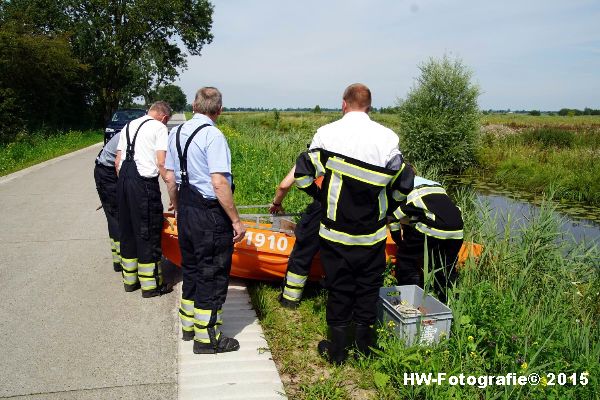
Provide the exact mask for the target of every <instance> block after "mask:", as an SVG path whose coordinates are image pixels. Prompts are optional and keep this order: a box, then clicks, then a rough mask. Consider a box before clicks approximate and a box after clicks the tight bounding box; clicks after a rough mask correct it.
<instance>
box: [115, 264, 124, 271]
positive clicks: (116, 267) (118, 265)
mask: <svg viewBox="0 0 600 400" xmlns="http://www.w3.org/2000/svg"><path fill="white" fill-rule="evenodd" d="M113 269H114V270H115V272H121V271H123V267H122V266H121V263H120V262H114V263H113Z"/></svg>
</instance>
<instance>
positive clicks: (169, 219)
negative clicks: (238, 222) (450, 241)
mask: <svg viewBox="0 0 600 400" xmlns="http://www.w3.org/2000/svg"><path fill="white" fill-rule="evenodd" d="M240 217H241V218H242V220H243V221H244V223H245V225H246V227H247V230H246V237H245V238H244V240H242V241H241V242H239V243H236V244H235V246H234V249H233V257H232V263H231V276H233V277H237V278H246V279H256V280H261V281H279V280H282V279H283V276H284V275H285V272H286V270H287V264H288V259H289V256H290V253H291V252H292V249H293V247H294V243H295V242H296V238H295V236H294V227H295V224H294V223H293V222H291V221H289V220H287V219H285V218H284V217H279V216H272V217H271V216H269V218H270V219H271V221H270V223H265V222H261V221H260V217H267V215H259V214H256V215H253V216H252V218H255V220H254V221H249V218H247V217H246V218H245V217H244V215H243V214H242V215H240ZM177 238H178V237H177V222H176V220H175V217H174V215H173V214H172V213H165V222H164V226H163V231H162V251H163V256H164V257H165V258H166V259H167V260H169V261H171V262H172V263H173V264H175V265H177V266H181V252H180V250H179V243H178V239H177ZM396 250H397V247H396V243H394V241H393V240H392V238H391V236H390V234H389V232H388V237H387V242H386V248H385V253H386V257H387V258H388V259H389V258H391V259H392V261H394V262H395V256H396ZM481 250H482V247H481V245H479V244H474V243H464V244H463V247H462V248H461V250H460V253H459V255H458V258H459V260H458V261H459V263H460V264H463V263H464V262H465V260H466V259H467V257H469V255H473V256H475V257H477V256H479V255H480V254H481ZM322 277H323V268H322V266H321V259H320V258H319V255H318V254H317V256H316V257H315V258H314V259H313V265H312V268H311V271H310V275H309V279H310V280H313V281H316V280H319V279H321V278H322Z"/></svg>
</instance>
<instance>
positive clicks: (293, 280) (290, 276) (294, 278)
mask: <svg viewBox="0 0 600 400" xmlns="http://www.w3.org/2000/svg"><path fill="white" fill-rule="evenodd" d="M307 279H308V276H303V275H298V274H294V273H293V272H290V271H288V272H287V273H286V275H285V285H284V287H283V297H284V298H285V299H287V300H290V301H300V299H301V298H302V292H303V291H304V286H305V285H306V280H307Z"/></svg>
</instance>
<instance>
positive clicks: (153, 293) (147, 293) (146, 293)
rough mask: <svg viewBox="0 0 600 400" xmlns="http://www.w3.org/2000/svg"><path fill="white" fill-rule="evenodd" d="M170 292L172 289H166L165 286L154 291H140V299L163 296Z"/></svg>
mask: <svg viewBox="0 0 600 400" xmlns="http://www.w3.org/2000/svg"><path fill="white" fill-rule="evenodd" d="M172 291H173V289H172V288H167V287H166V286H159V287H157V288H156V289H150V290H142V297H143V298H145V299H147V298H150V297H156V296H162V295H163V294H167V293H171V292H172Z"/></svg>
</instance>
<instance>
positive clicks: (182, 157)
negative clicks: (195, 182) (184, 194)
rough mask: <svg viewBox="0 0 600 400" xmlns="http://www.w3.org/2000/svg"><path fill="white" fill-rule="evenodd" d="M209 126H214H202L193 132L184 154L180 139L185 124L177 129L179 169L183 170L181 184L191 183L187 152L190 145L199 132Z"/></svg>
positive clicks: (176, 140)
mask: <svg viewBox="0 0 600 400" xmlns="http://www.w3.org/2000/svg"><path fill="white" fill-rule="evenodd" d="M207 126H212V125H211V124H204V125H201V126H199V127H198V128H196V130H195V131H194V132H192V134H191V135H190V137H189V138H188V140H187V142H186V143H185V148H184V149H183V154H182V153H181V143H180V139H179V137H180V133H181V128H182V127H183V124H181V125H179V128H177V132H176V133H175V144H176V145H177V155H178V156H179V169H180V170H181V183H185V184H189V183H190V180H189V177H188V170H187V152H188V149H189V147H190V144H191V143H192V140H194V136H196V134H197V133H198V132H200V130H202V129H203V128H206V127H207Z"/></svg>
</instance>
